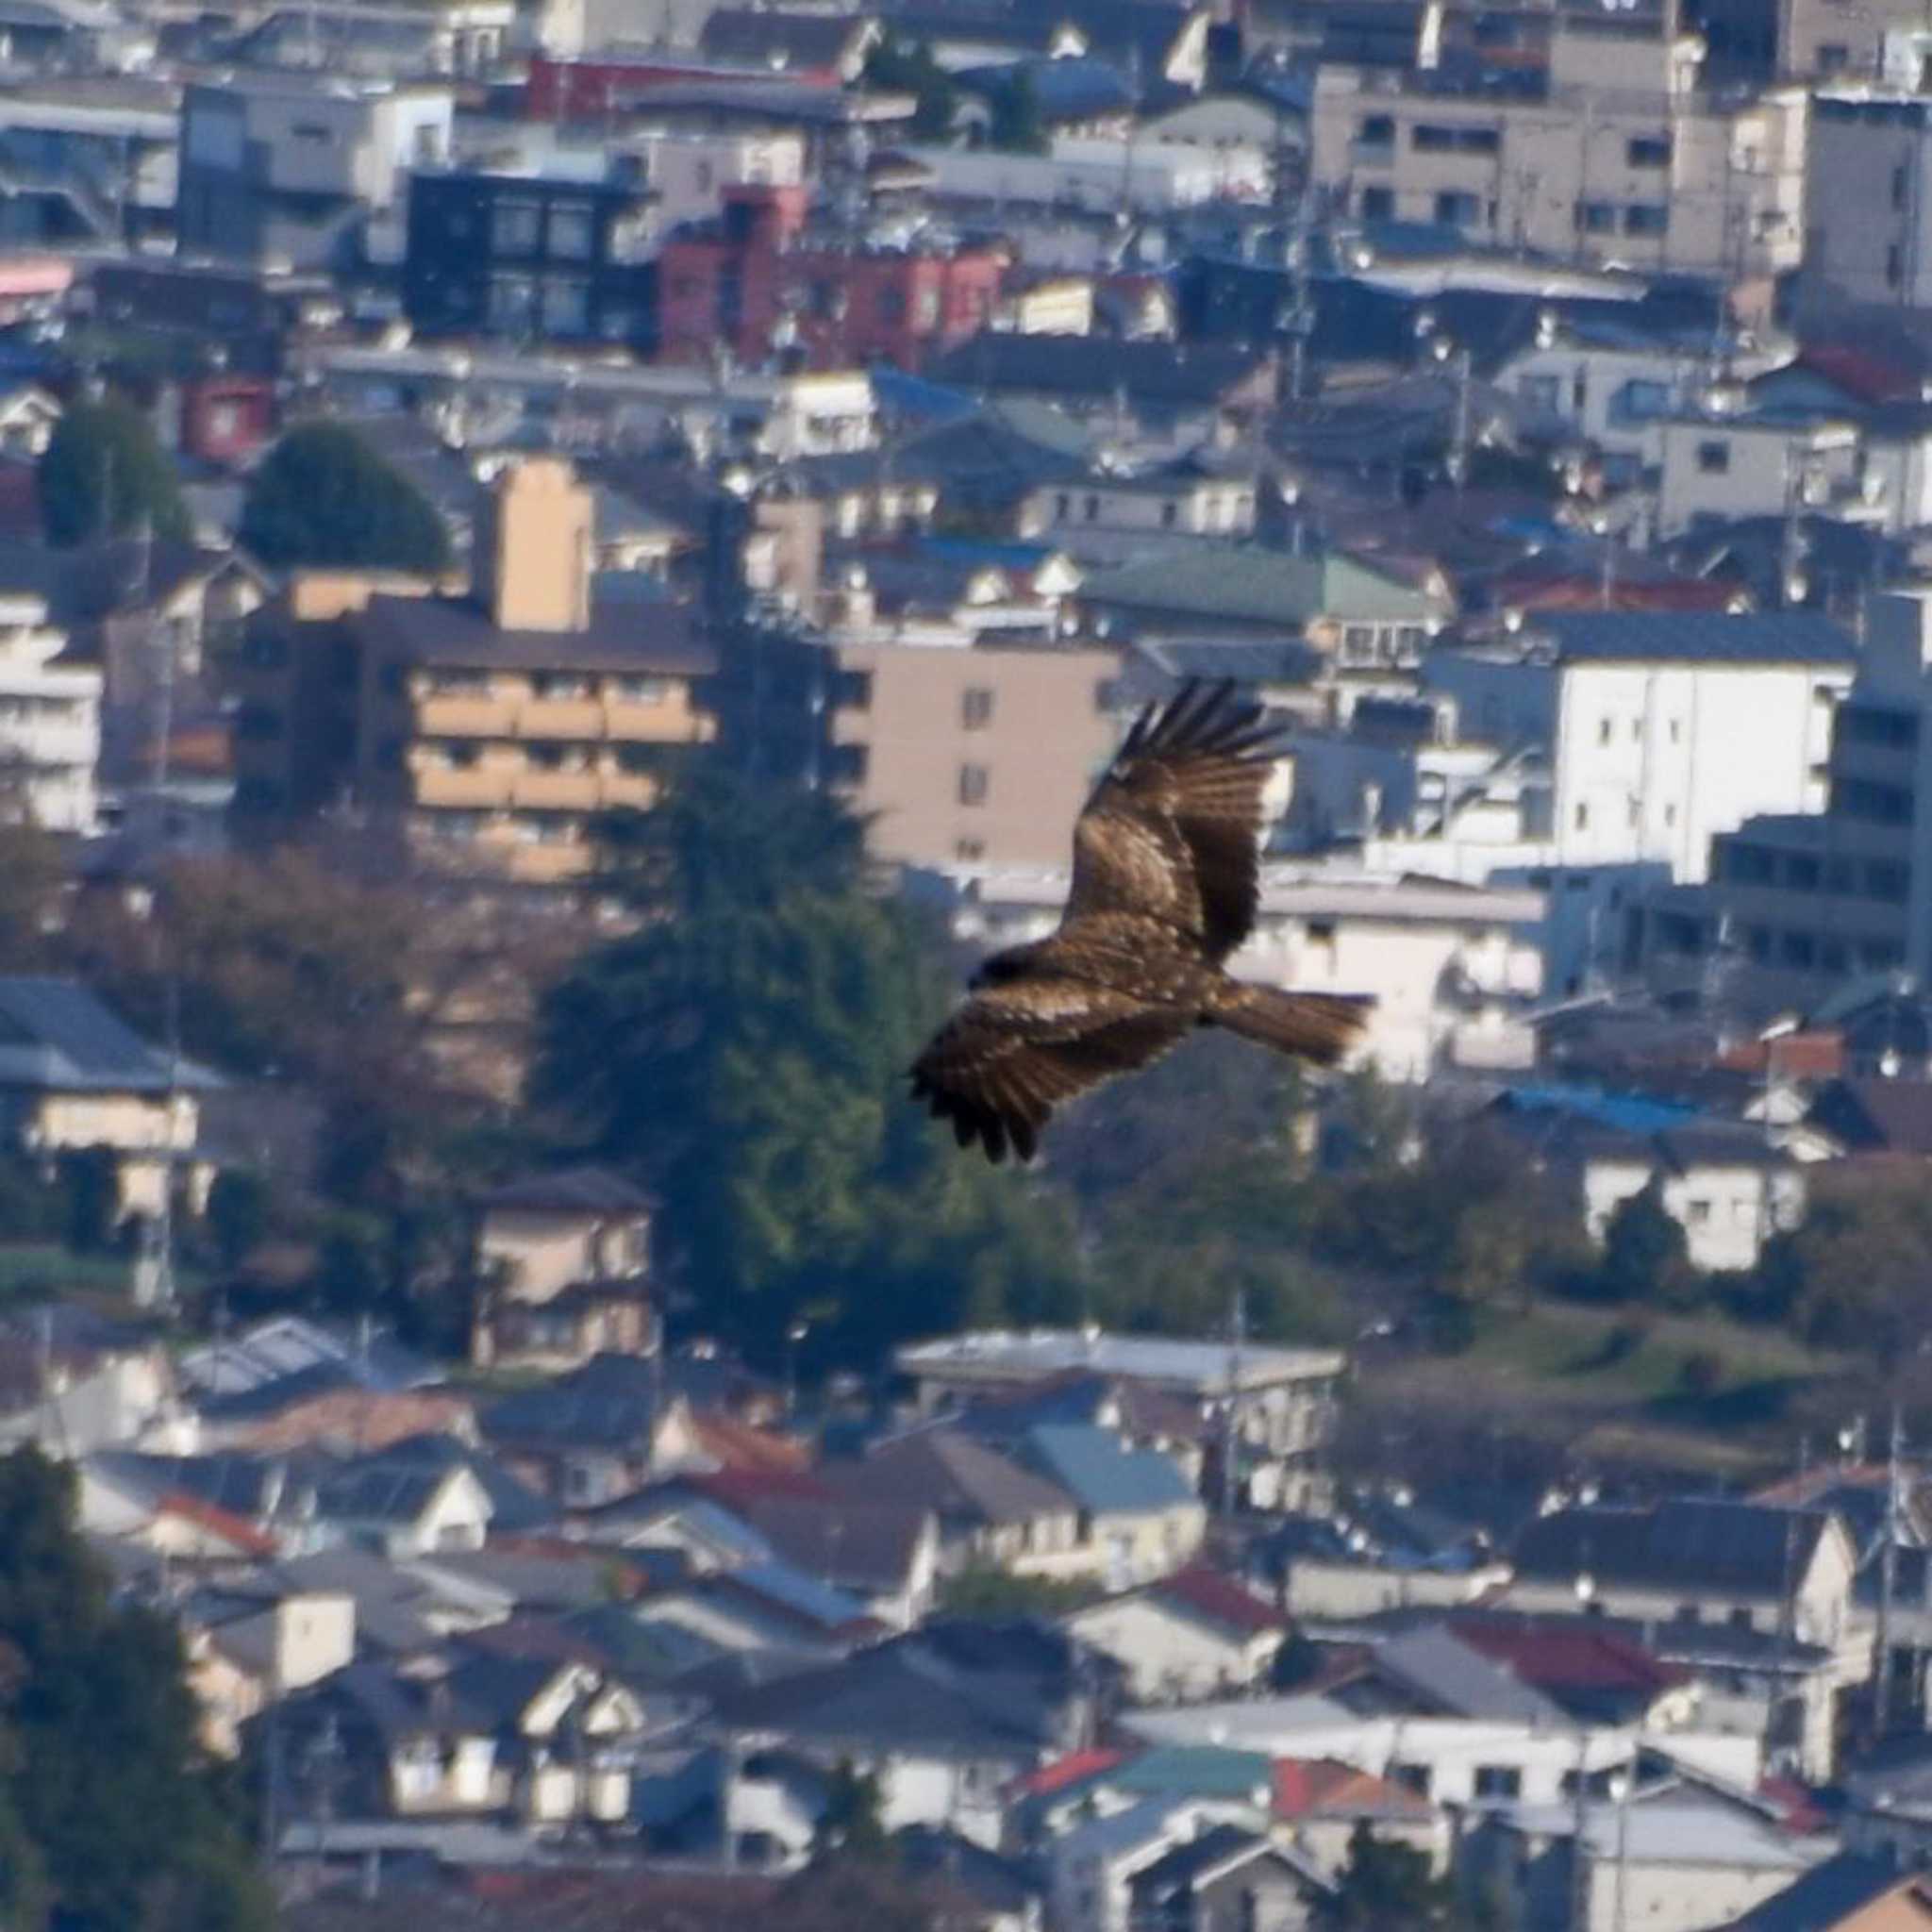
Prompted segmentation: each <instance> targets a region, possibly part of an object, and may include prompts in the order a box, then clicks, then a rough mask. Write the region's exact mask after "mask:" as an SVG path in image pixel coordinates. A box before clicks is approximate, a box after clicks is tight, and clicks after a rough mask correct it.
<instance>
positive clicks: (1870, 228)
mask: <svg viewBox="0 0 1932 1932" xmlns="http://www.w3.org/2000/svg"><path fill="white" fill-rule="evenodd" d="M1806 173H1807V191H1808V193H1809V197H1810V199H1809V206H1810V209H1811V214H1810V217H1809V226H1808V227H1807V231H1806V237H1805V271H1806V275H1807V279H1809V280H1812V281H1815V282H1817V283H1819V284H1821V285H1824V286H1826V287H1829V288H1830V289H1832V290H1834V291H1837V292H1838V293H1840V294H1842V295H1844V296H1846V297H1847V298H1849V299H1850V300H1852V301H1857V302H1888V303H1899V304H1903V305H1905V306H1907V307H1909V308H1922V307H1924V306H1926V305H1928V304H1932V98H1927V97H1926V96H1925V95H1924V94H1908V93H1904V92H1891V91H1890V90H1887V91H1884V92H1879V91H1875V90H1873V89H1869V88H1867V89H1860V90H1858V91H1857V92H1853V91H1849V90H1847V91H1844V92H1831V93H1821V94H1819V95H1817V96H1816V98H1815V99H1814V100H1813V101H1812V103H1811V137H1810V153H1809V157H1808V159H1807V169H1806Z"/></svg>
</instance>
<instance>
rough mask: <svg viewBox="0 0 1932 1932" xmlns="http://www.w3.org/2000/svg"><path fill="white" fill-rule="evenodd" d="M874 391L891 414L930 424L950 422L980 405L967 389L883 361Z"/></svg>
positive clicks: (874, 378)
mask: <svg viewBox="0 0 1932 1932" xmlns="http://www.w3.org/2000/svg"><path fill="white" fill-rule="evenodd" d="M872 389H873V393H874V395H875V396H876V397H877V398H878V399H879V407H880V408H882V409H884V410H885V411H886V412H887V413H888V414H889V415H892V416H897V417H901V418H908V417H909V418H913V419H915V420H918V421H921V422H927V423H951V422H954V421H956V420H957V419H958V418H959V417H961V416H970V415H972V413H973V412H974V410H975V409H976V408H978V407H979V405H978V404H977V403H976V402H974V399H973V398H972V397H971V396H969V395H968V394H967V393H966V392H965V391H964V390H958V389H951V388H948V387H947V385H946V384H944V383H942V382H927V381H926V380H925V379H924V377H923V376H918V375H907V374H906V372H905V371H904V370H903V369H893V368H891V367H890V366H888V365H886V364H883V363H882V364H880V365H879V366H878V367H877V368H875V369H874V370H873V372H872Z"/></svg>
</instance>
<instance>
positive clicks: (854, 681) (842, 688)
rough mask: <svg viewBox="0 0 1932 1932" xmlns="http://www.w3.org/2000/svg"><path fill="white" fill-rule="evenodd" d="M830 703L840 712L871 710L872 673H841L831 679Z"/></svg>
mask: <svg viewBox="0 0 1932 1932" xmlns="http://www.w3.org/2000/svg"><path fill="white" fill-rule="evenodd" d="M832 703H833V704H834V705H835V706H836V707H837V708H839V709H840V710H841V711H869V710H871V709H872V673H871V672H870V671H841V672H837V673H835V674H834V675H833V677H832Z"/></svg>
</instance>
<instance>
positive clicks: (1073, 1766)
mask: <svg viewBox="0 0 1932 1932" xmlns="http://www.w3.org/2000/svg"><path fill="white" fill-rule="evenodd" d="M1131 1755H1132V1754H1131V1753H1129V1752H1126V1751H1104V1750H1099V1749H1095V1750H1091V1751H1069V1752H1068V1753H1067V1755H1066V1756H1065V1757H1056V1758H1055V1759H1054V1761H1053V1762H1052V1763H1051V1764H1042V1765H1041V1767H1040V1769H1039V1770H1038V1771H1029V1772H1028V1773H1027V1774H1025V1776H1024V1777H1016V1778H1015V1779H1014V1780H1013V1782H1012V1783H1011V1785H1009V1786H1008V1790H1009V1791H1010V1792H1011V1793H1012V1794H1013V1796H1015V1797H1019V1798H1048V1797H1051V1796H1052V1795H1053V1793H1054V1792H1056V1791H1063V1790H1066V1789H1067V1788H1068V1786H1070V1785H1077V1784H1084V1783H1085V1782H1086V1780H1087V1779H1088V1778H1090V1777H1099V1776H1101V1775H1102V1774H1104V1773H1106V1772H1109V1771H1112V1770H1113V1769H1114V1768H1115V1767H1116V1766H1117V1765H1121V1764H1124V1763H1125V1762H1126V1761H1127V1758H1128V1757H1130V1756H1131Z"/></svg>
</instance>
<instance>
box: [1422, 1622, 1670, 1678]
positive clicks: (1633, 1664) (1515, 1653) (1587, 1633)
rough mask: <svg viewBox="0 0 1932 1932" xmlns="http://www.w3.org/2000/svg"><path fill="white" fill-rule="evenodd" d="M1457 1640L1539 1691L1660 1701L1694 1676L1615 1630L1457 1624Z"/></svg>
mask: <svg viewBox="0 0 1932 1932" xmlns="http://www.w3.org/2000/svg"><path fill="white" fill-rule="evenodd" d="M1453 1627H1454V1630H1455V1633H1456V1638H1457V1641H1458V1642H1460V1643H1466V1644H1467V1645H1468V1646H1469V1647H1470V1649H1472V1650H1475V1651H1480V1652H1481V1653H1482V1655H1483V1656H1484V1657H1488V1658H1490V1659H1491V1662H1493V1663H1499V1664H1503V1665H1506V1666H1507V1668H1508V1670H1509V1671H1510V1672H1511V1673H1512V1674H1514V1675H1515V1676H1516V1677H1517V1678H1518V1679H1519V1680H1520V1681H1521V1682H1523V1683H1524V1684H1527V1685H1528V1686H1529V1687H1530V1688H1531V1689H1532V1690H1536V1691H1585V1690H1588V1691H1633V1692H1638V1693H1648V1694H1649V1695H1651V1696H1661V1695H1662V1694H1663V1692H1664V1691H1674V1690H1675V1689H1676V1687H1677V1686H1678V1685H1679V1684H1684V1683H1688V1682H1689V1681H1690V1679H1689V1676H1688V1675H1687V1674H1686V1673H1685V1672H1683V1671H1680V1670H1677V1669H1675V1668H1674V1667H1673V1666H1672V1665H1670V1664H1664V1663H1659V1662H1658V1661H1657V1658H1656V1657H1652V1656H1651V1654H1650V1653H1649V1651H1647V1650H1645V1649H1644V1648H1643V1646H1642V1645H1641V1643H1635V1642H1632V1641H1631V1640H1630V1639H1629V1638H1627V1637H1619V1636H1617V1635H1616V1634H1615V1633H1614V1632H1612V1631H1607V1630H1592V1629H1586V1628H1576V1627H1572V1628H1567V1629H1566V1628H1562V1627H1541V1626H1537V1625H1530V1624H1491V1623H1486V1622H1484V1621H1482V1620H1481V1619H1472V1620H1471V1621H1469V1622H1467V1623H1465V1622H1463V1621H1462V1620H1460V1619H1458V1620H1457V1622H1456V1624H1454V1626H1453Z"/></svg>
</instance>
